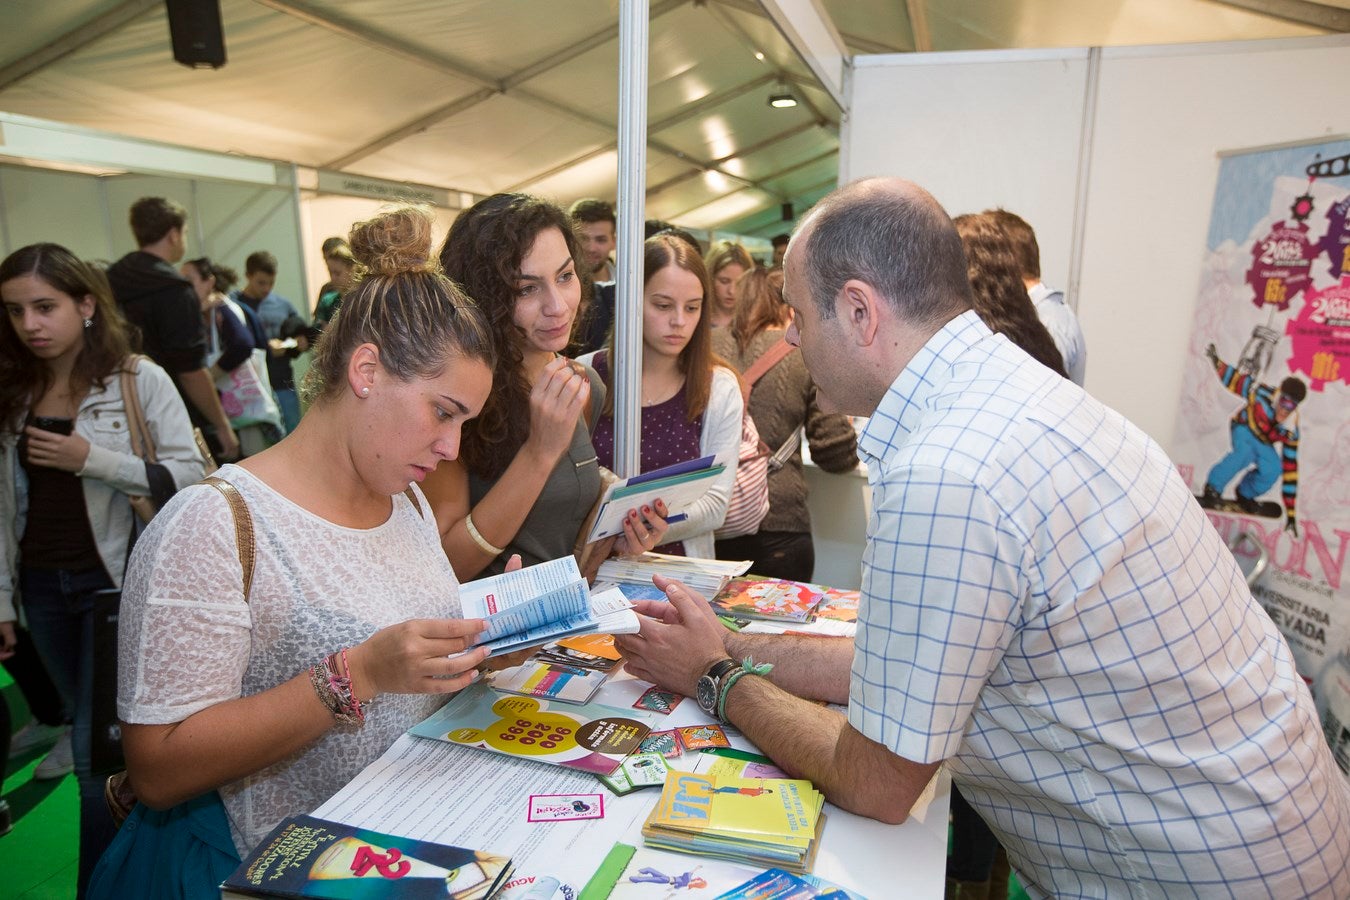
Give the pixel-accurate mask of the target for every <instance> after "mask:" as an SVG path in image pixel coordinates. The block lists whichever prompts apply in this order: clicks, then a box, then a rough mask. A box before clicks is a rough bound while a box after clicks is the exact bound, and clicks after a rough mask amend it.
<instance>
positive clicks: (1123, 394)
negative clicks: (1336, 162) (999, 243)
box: [841, 35, 1350, 449]
mask: <svg viewBox="0 0 1350 900" xmlns="http://www.w3.org/2000/svg"><path fill="white" fill-rule="evenodd" d="M1347 81H1350V37H1346V36H1343V35H1337V36H1333V37H1318V38H1300V39H1291V40H1278V41H1251V42H1243V43H1229V44H1191V45H1174V46H1167V47H1135V48H1119V49H1104V50H1101V51H1097V52H1090V51H1087V50H1077V51H1063V52H1047V51H997V52H980V53H944V54H929V55H923V54H918V55H909V56H904V57H897V56H873V57H859V58H857V59H856V60H855V68H854V73H853V85H852V100H853V105H852V111H851V118H850V124H849V129H848V131H847V134H846V136H845V141H844V146H843V148H842V159H843V162H842V163H841V167H842V172H841V175H844V176H845V177H848V178H856V177H860V176H863V175H877V174H887V175H901V176H904V177H908V178H912V179H914V180H915V181H917V182H919V183H920V184H922V185H924V186H925V187H927V188H929V189H930V190H932V191H933V192H934V194H935V195H936V196H937V198H938V200H939V201H941V202H942V203H943V204H944V205H945V206H947V208H948V209H949V210H950V211H951V212H952V213H954V214H955V213H961V212H969V211H974V210H979V209H983V208H985V207H988V206H995V205H1001V206H1004V207H1006V208H1008V209H1011V210H1013V211H1014V212H1017V213H1019V214H1021V215H1022V216H1023V217H1024V218H1026V219H1027V220H1028V221H1029V222H1030V223H1031V224H1032V226H1033V227H1034V228H1035V229H1036V231H1037V235H1038V237H1039V239H1040V244H1041V254H1042V272H1043V274H1044V276H1045V278H1046V280H1047V281H1048V282H1052V283H1056V284H1058V285H1061V286H1062V285H1067V284H1069V277H1070V274H1071V272H1072V269H1073V261H1074V258H1075V255H1078V257H1079V260H1078V262H1079V265H1080V266H1081V273H1080V280H1079V285H1078V290H1077V291H1076V295H1075V296H1072V297H1071V302H1073V303H1074V304H1075V305H1076V307H1077V309H1078V314H1079V318H1080V320H1081V322H1082V325H1083V331H1084V334H1085V336H1086V339H1087V344H1088V366H1087V388H1088V390H1089V391H1091V392H1092V393H1093V394H1095V395H1096V396H1098V397H1099V398H1101V399H1102V400H1103V401H1105V402H1106V403H1108V404H1109V405H1111V406H1113V407H1115V408H1116V409H1119V410H1120V411H1121V412H1123V413H1124V414H1125V415H1126V416H1128V417H1129V418H1130V419H1132V420H1133V421H1134V422H1136V423H1137V424H1138V425H1140V426H1141V427H1143V428H1144V430H1146V431H1147V432H1148V433H1149V434H1151V435H1152V436H1153V437H1154V438H1156V439H1157V440H1158V441H1159V442H1160V443H1162V445H1163V446H1164V447H1165V448H1167V449H1170V443H1171V438H1172V430H1173V427H1174V424H1175V419H1176V411H1177V404H1178V399H1179V395H1180V391H1181V372H1182V363H1183V360H1184V358H1185V354H1186V351H1187V340H1188V337H1189V334H1190V329H1191V315H1192V310H1193V306H1194V301H1195V296H1196V291H1197V288H1198V286H1199V278H1200V261H1201V254H1202V252H1203V249H1204V246H1205V236H1206V233H1207V231H1208V222H1209V214H1210V205H1211V203H1212V201H1213V192H1214V183H1215V178H1216V177H1217V174H1218V158H1219V154H1220V153H1222V152H1223V151H1226V150H1234V149H1241V148H1249V147H1255V146H1263V145H1270V144H1281V143H1288V142H1294V141H1305V140H1310V139H1320V138H1326V137H1328V136H1332V135H1338V134H1345V133H1347V132H1348V131H1350V116H1347V114H1346V111H1345V103H1344V97H1343V95H1344V85H1345V84H1346V83H1347ZM845 173H846V174H845ZM1080 177H1081V179H1082V180H1081V182H1080ZM1080 184H1081V185H1082V187H1081V188H1080ZM1075 209H1078V210H1079V211H1080V215H1082V217H1083V218H1082V228H1081V240H1080V241H1077V242H1076V241H1075V239H1074V232H1073V218H1074V213H1075Z"/></svg>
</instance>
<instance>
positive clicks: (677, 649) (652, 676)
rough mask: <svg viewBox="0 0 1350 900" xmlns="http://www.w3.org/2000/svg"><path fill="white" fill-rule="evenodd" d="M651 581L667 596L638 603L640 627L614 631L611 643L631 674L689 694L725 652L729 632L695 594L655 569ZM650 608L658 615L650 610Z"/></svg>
mask: <svg viewBox="0 0 1350 900" xmlns="http://www.w3.org/2000/svg"><path fill="white" fill-rule="evenodd" d="M652 582H653V583H654V584H655V585H656V586H657V587H659V588H661V589H662V590H663V591H665V592H666V597H667V598H669V602H668V603H664V604H662V603H661V602H660V601H659V600H658V601H647V602H646V603H641V604H638V605H637V607H636V608H637V610H638V612H639V614H640V615H641V618H640V620H639V621H640V622H641V630H640V631H639V633H637V634H622V635H615V636H614V644H615V646H617V647H618V648H619V650H620V652H622V653H623V655H624V657H625V659H626V660H627V663H626V665H627V667H628V671H629V672H632V673H633V675H634V676H636V677H638V678H641V679H642V680H644V681H650V682H651V683H652V684H655V685H658V686H660V687H662V688H664V689H666V690H668V691H677V692H679V693H681V694H683V695H685V696H686V697H692V696H694V692H695V689H696V687H697V685H698V680H699V678H701V677H702V676H703V674H704V673H705V672H707V671H708V669H709V668H711V667H712V664H713V663H715V662H717V661H718V660H719V659H725V658H726V656H727V651H726V647H725V646H724V644H723V642H722V636H723V635H725V634H727V633H728V632H727V630H726V628H724V627H723V626H722V623H721V622H720V621H718V619H717V615H716V614H715V613H714V612H713V611H712V607H711V606H709V605H708V601H707V600H705V599H703V597H701V596H700V595H698V594H696V593H694V592H693V591H691V590H689V588H687V587H685V586H684V585H683V584H681V583H680V582H678V581H674V580H672V579H669V578H664V577H662V576H660V575H657V576H654V577H653V578H652ZM654 612H655V613H660V614H661V615H660V618H655V617H653V616H651V613H654Z"/></svg>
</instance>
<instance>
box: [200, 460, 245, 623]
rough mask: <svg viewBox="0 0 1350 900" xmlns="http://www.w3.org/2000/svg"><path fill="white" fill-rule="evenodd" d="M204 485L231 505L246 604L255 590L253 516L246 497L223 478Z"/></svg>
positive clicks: (212, 479) (213, 479)
mask: <svg viewBox="0 0 1350 900" xmlns="http://www.w3.org/2000/svg"><path fill="white" fill-rule="evenodd" d="M201 483H202V484H209V485H211V487H213V488H215V489H216V490H218V491H220V492H221V493H222V494H224V495H225V500H226V501H227V502H228V503H229V504H230V515H231V516H233V517H234V543H235V547H236V548H237V549H238V551H239V565H240V566H241V567H242V568H243V570H244V602H245V603H247V602H248V595H249V591H250V590H252V589H253V562H254V551H255V547H254V543H253V515H252V514H251V513H250V512H249V511H248V504H247V503H245V502H244V495H243V494H241V493H239V489H238V488H237V487H235V486H234V485H232V484H230V483H229V482H228V481H226V480H225V479H223V478H217V477H216V476H215V475H212V476H210V477H208V478H203V479H202V481H201Z"/></svg>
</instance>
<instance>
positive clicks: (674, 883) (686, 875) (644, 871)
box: [628, 866, 708, 890]
mask: <svg viewBox="0 0 1350 900" xmlns="http://www.w3.org/2000/svg"><path fill="white" fill-rule="evenodd" d="M695 871H697V870H695ZM628 880H629V881H631V882H633V883H634V884H668V885H670V886H671V887H673V888H677V889H678V888H688V889H690V890H697V889H701V888H705V887H707V886H708V882H706V881H704V880H703V879H702V878H700V877H699V876H697V875H695V874H694V873H693V872H681V873H680V874H679V875H667V874H665V873H664V872H659V871H657V870H656V869H653V868H651V867H650V866H643V867H642V868H641V869H639V870H638V874H637V875H629V876H628Z"/></svg>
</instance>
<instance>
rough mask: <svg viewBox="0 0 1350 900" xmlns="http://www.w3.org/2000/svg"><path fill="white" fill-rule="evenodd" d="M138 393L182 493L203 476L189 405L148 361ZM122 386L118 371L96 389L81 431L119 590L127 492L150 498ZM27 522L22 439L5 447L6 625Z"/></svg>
mask: <svg viewBox="0 0 1350 900" xmlns="http://www.w3.org/2000/svg"><path fill="white" fill-rule="evenodd" d="M136 393H137V394H138V395H139V396H140V400H141V409H142V410H144V412H145V419H146V424H147V425H148V426H149V428H150V436H151V438H152V439H153V440H154V442H155V454H156V457H157V458H158V460H159V463H160V464H161V465H163V466H164V467H165V468H167V469H168V470H169V472H170V474H172V475H173V482H174V484H175V485H177V486H178V487H180V488H182V487H186V486H187V485H189V484H192V483H193V482H194V481H198V480H200V479H201V477H202V457H201V454H200V453H198V452H197V444H196V441H195V440H194V439H193V436H192V423H191V422H190V421H189V420H188V414H187V407H185V406H184V405H183V398H182V397H181V396H179V394H178V389H177V388H175V387H174V385H173V382H172V381H171V380H170V379H169V376H168V375H167V374H166V373H165V372H164V370H163V369H161V368H160V367H159V366H157V365H155V364H154V363H153V362H151V361H150V360H148V359H142V360H141V361H140V365H139V366H138V367H137V369H136ZM126 422H127V417H126V406H125V404H123V402H122V381H121V376H120V374H119V373H117V372H115V373H113V374H112V375H111V376H110V377H109V378H108V379H107V381H105V382H104V383H103V385H102V387H101V388H100V387H95V388H93V389H92V390H90V391H89V393H88V395H87V396H85V398H84V400H83V401H81V402H80V409H79V411H78V412H77V413H76V415H75V431H76V433H77V434H79V435H80V436H82V437H83V438H84V439H85V440H87V441H89V458H88V459H86V460H85V463H84V469H82V470H81V471H80V472H79V477H80V485H81V487H82V488H83V489H84V507H85V510H86V512H87V514H88V516H89V528H90V530H91V531H92V532H93V535H94V543H95V544H96V545H97V546H98V555H99V556H100V557H101V558H102V560H103V566H104V568H105V569H107V570H108V576H109V577H110V578H111V579H112V581H113V584H115V585H117V586H119V587H120V586H121V584H122V570H123V568H124V567H125V565H126V560H127V544H128V542H129V540H130V538H131V526H132V517H133V515H134V513H132V511H131V503H130V502H129V501H128V500H127V495H128V494H138V495H142V496H144V495H147V494H149V493H150V485H149V482H148V481H147V480H146V477H145V463H144V462H142V461H141V459H140V458H139V457H137V456H135V455H134V454H132V452H131V436H130V434H129V433H128V432H127V424H126ZM27 517H28V477H27V476H26V475H25V474H24V471H23V467H22V466H20V465H19V453H18V435H16V434H11V433H6V434H5V436H4V438H3V442H0V529H2V530H3V531H4V535H3V538H2V539H0V546H3V550H2V551H0V552H3V554H4V573H3V577H0V622H8V621H13V619H14V618H15V612H16V609H17V606H18V604H17V603H16V600H17V598H18V581H19V562H20V561H19V538H20V536H21V535H22V534H23V529H24V524H25V522H26V521H27Z"/></svg>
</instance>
